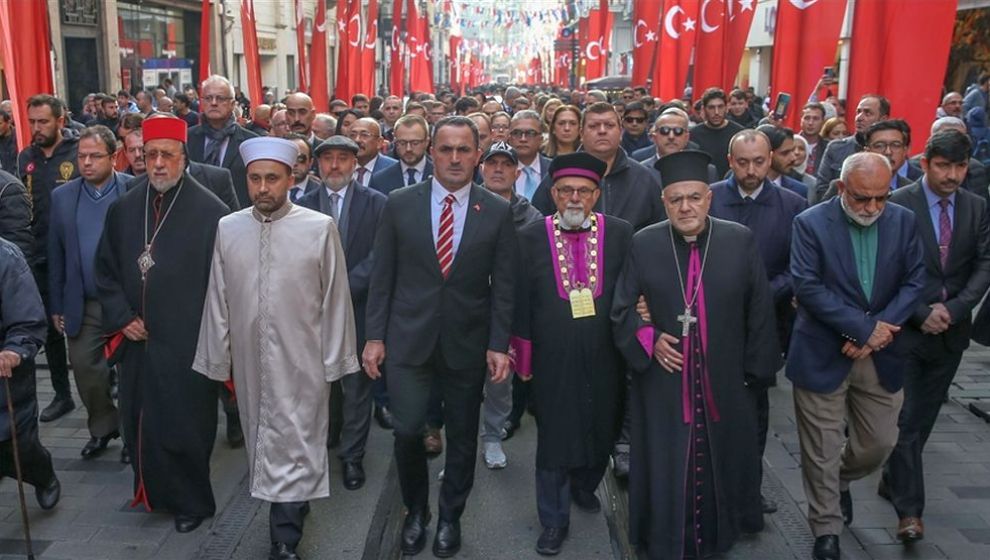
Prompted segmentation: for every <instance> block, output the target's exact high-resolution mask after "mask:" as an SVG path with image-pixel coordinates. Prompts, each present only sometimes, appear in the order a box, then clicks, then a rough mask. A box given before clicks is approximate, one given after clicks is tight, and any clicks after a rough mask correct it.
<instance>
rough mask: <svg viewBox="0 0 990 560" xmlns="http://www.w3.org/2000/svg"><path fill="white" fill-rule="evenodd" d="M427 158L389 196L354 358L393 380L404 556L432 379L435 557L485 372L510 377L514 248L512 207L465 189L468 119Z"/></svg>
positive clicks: (415, 531) (425, 510)
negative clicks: (429, 165) (442, 439)
mask: <svg viewBox="0 0 990 560" xmlns="http://www.w3.org/2000/svg"><path fill="white" fill-rule="evenodd" d="M431 153H432V156H433V162H434V166H435V167H434V176H433V179H432V180H430V181H426V182H423V183H419V184H417V185H413V186H411V187H406V188H403V189H399V190H397V191H395V192H393V193H392V194H391V195H390V196H389V199H388V202H387V203H386V204H385V210H384V213H383V216H382V221H381V226H380V227H379V232H378V236H377V237H376V239H375V248H374V252H375V262H374V266H373V270H372V275H371V291H370V294H369V297H368V317H367V321H368V322H367V325H366V328H367V331H366V336H367V340H368V342H367V343H366V344H365V348H364V352H363V354H362V362H363V365H364V368H365V371H367V372H368V374H369V375H371V376H372V377H375V378H377V377H378V376H379V375H380V370H379V367H380V366H381V364H382V363H383V362H385V363H386V367H387V369H388V373H389V388H390V390H389V396H390V397H391V402H392V414H393V418H394V422H395V460H396V467H397V469H398V473H399V485H400V487H401V489H402V498H403V502H404V503H405V506H406V508H407V509H408V512H409V513H408V514H407V516H406V519H405V522H404V525H403V530H402V545H401V548H402V552H403V553H405V554H417V553H419V552H420V551H421V550H422V549H423V546H425V544H426V527H427V525H428V523H429V520H430V508H429V486H430V483H429V471H428V468H427V463H426V452H425V449H424V448H423V442H422V434H423V429H424V427H425V424H426V409H427V403H428V401H429V395H430V387H431V385H432V384H433V380H434V379H439V387H440V388H441V390H442V396H443V400H444V403H445V410H444V416H445V420H446V423H447V456H446V457H447V460H446V465H445V470H444V473H445V474H444V479H443V482H442V483H441V487H440V508H439V513H440V515H439V522H438V526H437V534H436V539H435V540H434V543H433V553H434V555H436V556H438V557H441V558H445V557H449V556H453V555H454V554H456V552H457V551H458V550H459V549H460V542H461V538H460V532H461V531H460V517H461V514H462V513H463V511H464V505H465V503H466V501H467V497H468V494H469V493H470V491H471V486H472V485H473V483H474V467H475V461H476V460H477V449H478V418H479V409H480V406H481V395H482V388H483V387H484V383H485V370H486V366H487V369H488V371H489V372H490V373H491V375H492V380H493V381H496V382H504V380H505V379H506V377H507V376H508V373H509V369H510V366H509V357H508V354H507V351H508V347H509V335H510V326H511V320H512V303H513V273H514V271H513V267H514V264H513V263H514V260H515V252H516V240H515V230H514V228H513V225H512V211H511V209H510V207H509V203H508V202H506V201H505V200H504V199H502V198H501V197H499V196H498V195H495V194H493V193H491V192H488V191H487V190H485V189H484V188H483V187H481V186H479V185H476V184H473V183H472V182H471V177H472V174H473V173H474V169H475V167H476V166H477V164H478V159H479V158H480V157H481V153H480V149H479V139H478V128H477V125H476V124H475V123H474V121H472V120H471V119H469V118H466V117H459V116H453V117H446V118H443V119H441V120H440V121H438V122H437V124H436V125H435V126H434V129H433V139H432V148H431ZM386 349H387V354H386ZM386 356H387V362H386Z"/></svg>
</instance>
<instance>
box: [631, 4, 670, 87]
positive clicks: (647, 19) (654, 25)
mask: <svg viewBox="0 0 990 560" xmlns="http://www.w3.org/2000/svg"><path fill="white" fill-rule="evenodd" d="M662 5H663V0H634V2H633V67H632V84H633V85H634V86H645V85H646V84H647V82H648V81H649V79H650V70H652V69H653V67H654V66H655V65H656V62H655V58H656V56H657V42H658V41H659V40H660V32H661V31H660V19H661V16H662V11H661V7H662Z"/></svg>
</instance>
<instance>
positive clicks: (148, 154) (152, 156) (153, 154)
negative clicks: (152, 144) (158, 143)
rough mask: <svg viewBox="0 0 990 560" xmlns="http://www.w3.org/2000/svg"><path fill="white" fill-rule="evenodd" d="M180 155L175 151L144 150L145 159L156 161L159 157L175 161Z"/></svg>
mask: <svg viewBox="0 0 990 560" xmlns="http://www.w3.org/2000/svg"><path fill="white" fill-rule="evenodd" d="M178 157H179V154H177V153H174V152H159V151H158V150H151V151H145V152H144V160H145V161H155V160H156V159H158V158H162V161H173V160H175V159H176V158H178Z"/></svg>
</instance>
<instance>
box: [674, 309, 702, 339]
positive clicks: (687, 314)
mask: <svg viewBox="0 0 990 560" xmlns="http://www.w3.org/2000/svg"><path fill="white" fill-rule="evenodd" d="M677 322H678V323H680V324H681V336H687V335H688V334H689V333H690V332H691V325H692V324H693V323H697V322H698V318H697V317H695V316H694V315H691V308H690V307H685V308H684V315H678V316H677Z"/></svg>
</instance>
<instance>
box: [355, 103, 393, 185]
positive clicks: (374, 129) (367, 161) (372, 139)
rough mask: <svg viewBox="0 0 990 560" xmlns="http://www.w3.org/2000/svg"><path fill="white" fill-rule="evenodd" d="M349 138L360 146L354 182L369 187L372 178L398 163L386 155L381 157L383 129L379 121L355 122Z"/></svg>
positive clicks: (366, 119)
mask: <svg viewBox="0 0 990 560" xmlns="http://www.w3.org/2000/svg"><path fill="white" fill-rule="evenodd" d="M347 136H348V137H350V139H351V140H354V142H356V143H357V145H358V154H357V157H358V167H357V169H355V170H354V180H356V181H357V182H358V183H359V184H360V185H361V186H362V187H367V186H368V183H370V182H371V176H372V175H374V174H375V173H377V172H379V171H383V170H385V169H388V168H389V167H391V166H393V165H395V164H397V163H398V161H397V160H395V159H392V158H390V157H388V156H386V155H381V154H380V150H381V147H382V129H381V125H379V124H378V121H376V120H375V119H373V118H371V117H364V118H361V119H358V120H356V121H354V124H352V125H351V129H350V131H349V132H348V133H347Z"/></svg>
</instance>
